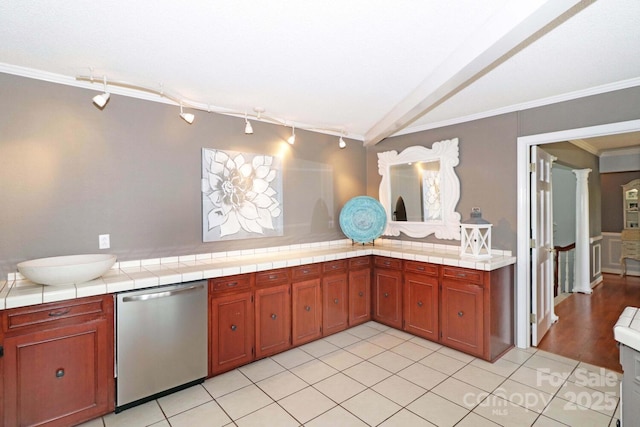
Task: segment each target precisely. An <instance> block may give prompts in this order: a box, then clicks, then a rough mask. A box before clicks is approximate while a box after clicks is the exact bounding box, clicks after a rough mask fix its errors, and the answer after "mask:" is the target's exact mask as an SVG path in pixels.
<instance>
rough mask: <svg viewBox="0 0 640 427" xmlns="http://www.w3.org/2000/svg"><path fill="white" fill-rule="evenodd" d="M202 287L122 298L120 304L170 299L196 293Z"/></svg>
mask: <svg viewBox="0 0 640 427" xmlns="http://www.w3.org/2000/svg"><path fill="white" fill-rule="evenodd" d="M203 286H204V285H193V286H189V287H188V288H180V289H174V290H171V291H163V292H155V293H152V294H142V295H131V296H128V297H124V298H122V302H134V301H147V300H150V299H156V298H166V297H172V296H174V295H179V294H184V293H188V292H193V291H197V290H199V289H202V287H203Z"/></svg>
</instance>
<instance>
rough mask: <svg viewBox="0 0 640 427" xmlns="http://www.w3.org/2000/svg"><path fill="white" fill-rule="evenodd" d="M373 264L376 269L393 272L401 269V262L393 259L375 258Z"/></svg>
mask: <svg viewBox="0 0 640 427" xmlns="http://www.w3.org/2000/svg"><path fill="white" fill-rule="evenodd" d="M373 263H374V265H375V266H376V267H382V268H392V269H394V270H401V269H402V260H401V259H395V258H386V257H380V256H377V257H375V258H374V259H373Z"/></svg>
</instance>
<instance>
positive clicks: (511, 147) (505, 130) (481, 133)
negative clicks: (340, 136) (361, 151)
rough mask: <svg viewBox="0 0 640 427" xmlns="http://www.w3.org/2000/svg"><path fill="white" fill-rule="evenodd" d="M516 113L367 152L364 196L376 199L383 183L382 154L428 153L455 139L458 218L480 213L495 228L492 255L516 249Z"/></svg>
mask: <svg viewBox="0 0 640 427" xmlns="http://www.w3.org/2000/svg"><path fill="white" fill-rule="evenodd" d="M517 123H518V122H517V115H516V113H512V114H504V115H501V116H496V117H490V118H487V119H483V120H476V121H473V122H467V123H461V124H458V125H454V126H447V127H444V128H438V129H433V130H428V131H424V132H419V133H414V134H410V135H402V136H397V137H393V138H388V139H386V140H384V141H382V142H381V143H379V144H377V145H375V146H373V147H369V148H368V150H367V194H368V195H369V196H371V197H378V191H379V187H380V181H381V177H380V175H379V174H378V156H377V153H379V152H382V151H390V150H396V151H398V152H401V151H402V150H403V149H405V148H407V147H410V146H413V145H421V146H425V147H431V146H432V144H433V143H434V142H437V141H442V140H445V139H452V138H458V139H459V141H458V147H459V164H458V166H456V168H455V170H456V173H457V174H458V178H459V179H460V201H459V202H458V206H457V209H456V212H459V213H460V214H461V215H462V219H463V220H464V219H467V218H469V215H470V213H471V208H472V207H479V208H480V209H481V210H482V217H483V218H484V219H486V220H487V221H489V222H491V223H492V224H493V229H492V234H491V240H492V242H491V243H492V247H493V248H495V249H506V250H515V248H516V240H517V239H516V231H517V224H516V216H517V211H516V210H517V206H516V203H515V194H516V191H517V188H516V173H517V165H516V144H515V141H516V138H517ZM400 238H401V239H402V240H420V241H426V242H438V243H442V244H450V245H454V246H459V245H460V242H459V241H458V240H438V239H436V238H435V237H433V236H429V237H427V238H425V239H411V238H409V237H407V236H405V235H401V236H400Z"/></svg>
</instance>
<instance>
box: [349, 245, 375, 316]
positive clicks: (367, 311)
mask: <svg viewBox="0 0 640 427" xmlns="http://www.w3.org/2000/svg"><path fill="white" fill-rule="evenodd" d="M369 320H371V257H369V256H366V257H358V258H353V259H350V260H349V326H355V325H359V324H361V323H364V322H367V321H369Z"/></svg>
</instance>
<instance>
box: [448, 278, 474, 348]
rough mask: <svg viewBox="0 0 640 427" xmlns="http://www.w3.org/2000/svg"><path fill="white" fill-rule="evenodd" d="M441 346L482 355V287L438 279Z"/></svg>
mask: <svg viewBox="0 0 640 427" xmlns="http://www.w3.org/2000/svg"><path fill="white" fill-rule="evenodd" d="M441 307H442V318H441V321H442V326H441V328H442V337H441V342H442V344H444V345H446V346H449V347H452V348H456V349H458V350H461V351H464V352H466V353H469V354H473V355H476V356H480V357H482V356H483V352H484V341H483V337H484V322H483V318H484V308H483V289H482V286H479V285H473V284H469V283H465V282H461V281H455V280H448V279H443V280H442V298H441Z"/></svg>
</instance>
